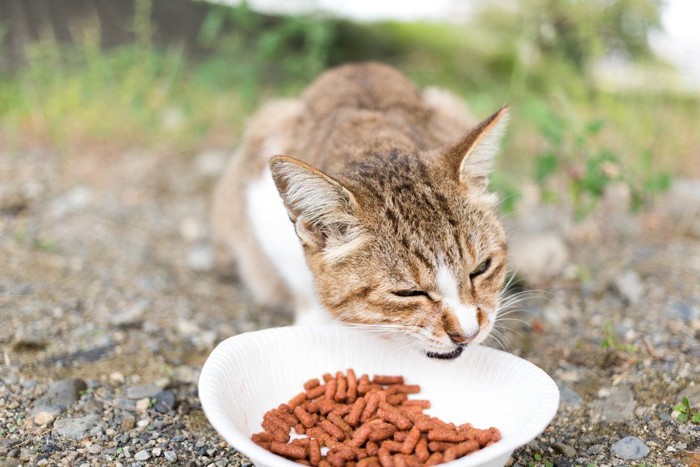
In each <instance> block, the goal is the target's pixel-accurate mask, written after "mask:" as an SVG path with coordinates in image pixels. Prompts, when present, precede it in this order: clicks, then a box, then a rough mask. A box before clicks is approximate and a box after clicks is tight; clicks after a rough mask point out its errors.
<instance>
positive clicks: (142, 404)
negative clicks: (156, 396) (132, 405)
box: [136, 397, 151, 412]
mask: <svg viewBox="0 0 700 467" xmlns="http://www.w3.org/2000/svg"><path fill="white" fill-rule="evenodd" d="M150 405H151V399H150V398H149V397H144V398H143V399H139V400H138V401H136V410H138V411H139V412H145V411H146V410H148V407H149V406H150Z"/></svg>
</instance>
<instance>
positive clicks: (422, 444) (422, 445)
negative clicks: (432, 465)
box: [416, 437, 430, 462]
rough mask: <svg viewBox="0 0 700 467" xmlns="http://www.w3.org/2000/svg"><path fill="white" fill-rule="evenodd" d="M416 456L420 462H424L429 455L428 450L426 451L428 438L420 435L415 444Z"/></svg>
mask: <svg viewBox="0 0 700 467" xmlns="http://www.w3.org/2000/svg"><path fill="white" fill-rule="evenodd" d="M416 457H417V458H418V460H419V461H421V462H426V461H427V460H428V458H429V457H430V451H428V440H427V439H425V438H423V437H421V439H420V440H418V444H416Z"/></svg>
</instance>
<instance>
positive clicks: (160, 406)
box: [153, 391, 175, 413]
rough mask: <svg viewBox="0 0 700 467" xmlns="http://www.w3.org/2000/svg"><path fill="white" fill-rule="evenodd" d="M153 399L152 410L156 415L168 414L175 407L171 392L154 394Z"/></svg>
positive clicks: (173, 394)
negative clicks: (154, 401) (154, 400)
mask: <svg viewBox="0 0 700 467" xmlns="http://www.w3.org/2000/svg"><path fill="white" fill-rule="evenodd" d="M155 399H156V403H155V404H154V405H153V410H155V411H156V412H158V413H168V411H170V410H172V409H173V408H174V407H175V393H174V392H173V391H160V392H159V393H158V394H156V397H155Z"/></svg>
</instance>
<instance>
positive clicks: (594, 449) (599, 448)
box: [586, 444, 605, 456]
mask: <svg viewBox="0 0 700 467" xmlns="http://www.w3.org/2000/svg"><path fill="white" fill-rule="evenodd" d="M604 449H605V446H603V445H602V444H594V445H592V446H589V447H588V449H586V454H588V455H591V456H594V455H596V454H600V453H601V452H603V450H604Z"/></svg>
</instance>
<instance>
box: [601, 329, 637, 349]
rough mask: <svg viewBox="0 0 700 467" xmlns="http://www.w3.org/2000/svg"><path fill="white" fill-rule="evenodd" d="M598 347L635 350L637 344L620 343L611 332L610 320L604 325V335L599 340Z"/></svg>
mask: <svg viewBox="0 0 700 467" xmlns="http://www.w3.org/2000/svg"><path fill="white" fill-rule="evenodd" d="M600 348H602V349H606V350H617V351H621V352H636V351H638V350H639V346H637V345H634V344H623V343H621V342H620V341H619V340H618V338H617V336H616V335H615V333H614V332H613V330H612V324H611V323H610V322H608V323H607V324H606V325H605V337H604V338H603V340H602V341H600Z"/></svg>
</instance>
